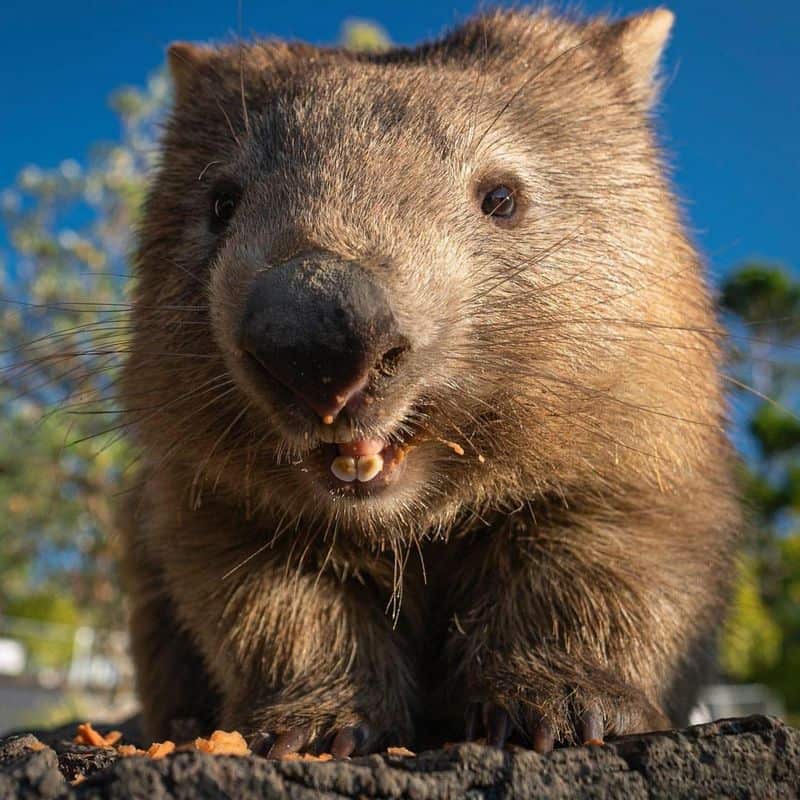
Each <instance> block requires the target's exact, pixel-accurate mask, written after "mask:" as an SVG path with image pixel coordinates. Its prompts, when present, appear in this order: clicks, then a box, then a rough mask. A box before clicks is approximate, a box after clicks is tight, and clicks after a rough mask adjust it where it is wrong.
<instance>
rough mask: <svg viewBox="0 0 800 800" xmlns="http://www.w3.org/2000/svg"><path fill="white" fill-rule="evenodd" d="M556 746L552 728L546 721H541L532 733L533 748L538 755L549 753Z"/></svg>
mask: <svg viewBox="0 0 800 800" xmlns="http://www.w3.org/2000/svg"><path fill="white" fill-rule="evenodd" d="M554 745H555V737H554V736H553V728H552V726H551V725H550V723H549V722H548V721H547V720H546V719H540V720H539V722H538V723H537V724H536V725H535V726H534V728H533V732H532V733H531V746H532V747H533V749H534V750H535V751H536V752H537V753H549V752H550V751H551V750H552V749H553V747H554Z"/></svg>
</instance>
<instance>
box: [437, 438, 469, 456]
mask: <svg viewBox="0 0 800 800" xmlns="http://www.w3.org/2000/svg"><path fill="white" fill-rule="evenodd" d="M437 441H438V442H441V443H442V444H443V445H444V446H445V447H449V448H450V449H451V450H452V451H453V452H454V453H455V454H456V455H457V456H463V455H464V448H463V447H462V446H461V445H460V444H459V443H458V442H448V441H447V439H437Z"/></svg>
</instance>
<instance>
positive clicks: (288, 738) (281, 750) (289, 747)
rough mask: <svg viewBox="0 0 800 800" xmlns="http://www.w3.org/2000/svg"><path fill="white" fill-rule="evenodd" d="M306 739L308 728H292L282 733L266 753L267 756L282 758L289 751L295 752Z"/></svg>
mask: <svg viewBox="0 0 800 800" xmlns="http://www.w3.org/2000/svg"><path fill="white" fill-rule="evenodd" d="M307 741H308V728H305V727H302V728H292V729H291V730H289V731H286V733H282V734H281V735H280V736H279V737H278V738H277V739H276V740H275V742H274V743H273V745H272V747H270V749H269V753H267V758H278V759H280V758H284V757H285V756H287V755H289V753H296V752H297V751H298V750H299V749H300V748H301V747H302V746H303V745H304V744H305V743H306V742H307Z"/></svg>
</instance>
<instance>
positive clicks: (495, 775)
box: [0, 716, 800, 800]
mask: <svg viewBox="0 0 800 800" xmlns="http://www.w3.org/2000/svg"><path fill="white" fill-rule="evenodd" d="M41 736H42V738H46V739H47V741H48V742H49V743H50V745H51V746H50V747H47V746H44V747H43V746H42V744H41V742H39V741H38V740H37V739H36V738H34V737H33V736H30V735H28V736H19V737H11V738H7V739H3V740H0V798H2V800H6V798H16V797H21V798H31V799H33V798H48V800H50V799H52V800H56V799H57V800H78V799H79V798H80V799H81V800H88V798H97V800H100V799H101V798H103V799H105V798H114V799H117V798H119V800H122V798H126V799H128V798H129V799H130V800H173V799H174V800H179V799H180V800H183V798H186V799H187V800H188V799H189V798H198V800H206V799H207V800H211V798H215V800H216V798H236V800H249V799H250V798H289V800H311V799H312V798H336V799H337V800H342V798H363V799H364V800H366V799H367V798H381V799H382V800H384V799H385V800H390V799H392V798H408V800H462V799H465V800H466V799H469V800H479V799H481V798H485V799H486V800H488V798H493V799H494V798H497V799H498V800H499V799H500V798H503V800H514V799H515V798H530V797H537V798H546V799H553V800H554V799H555V798H558V799H559V800H560V799H561V798H597V800H601V799H603V798H608V799H609V800H610V798H624V799H625V800H636V798H649V799H652V798H669V800H675V799H676V798H686V799H687V800H688V799H689V798H718V797H726V798H759V800H761V799H762V798H763V799H765V800H766V799H768V798H797V797H800V731H798V730H796V729H794V728H790V727H789V726H787V725H785V724H784V723H782V722H780V721H779V720H777V719H773V718H770V717H763V716H753V717H746V718H743V719H734V720H722V721H720V722H715V723H711V724H708V725H698V726H695V727H693V728H688V729H687V730H683V731H667V732H661V733H649V734H643V735H636V736H626V737H621V738H618V739H616V740H613V741H609V742H608V743H607V744H606V745H604V746H586V747H572V748H564V749H559V750H556V751H554V752H553V753H550V754H548V755H545V756H540V755H537V754H536V753H533V752H530V751H527V750H523V749H521V748H513V749H510V750H505V751H500V750H496V749H493V748H490V747H484V746H481V745H476V744H461V745H456V746H454V747H451V748H449V749H447V750H436V751H430V752H427V753H422V754H420V755H418V756H416V757H403V756H399V755H387V754H384V755H373V756H367V757H364V758H355V759H352V760H350V761H328V762H313V761H267V760H265V759H263V758H258V757H254V756H251V757H246V758H239V757H235V756H213V755H208V754H205V753H200V752H179V753H176V754H174V755H171V756H168V757H167V758H164V759H159V760H151V759H148V758H143V757H132V758H120V757H118V756H117V755H116V753H115V752H114V751H113V750H107V749H103V748H93V747H82V746H78V745H74V744H71V743H69V742H64V741H61V742H59V741H56V740H53V739H52V738H49V737H46V736H45V735H44V734H41ZM36 748H39V749H36ZM78 774H80V775H84V776H85V777H84V778H83V779H81V780H80V782H78V783H76V784H74V785H73V784H71V783H69V781H70V780H72V779H73V778H74V776H75V775H78Z"/></svg>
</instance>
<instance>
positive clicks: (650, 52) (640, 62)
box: [612, 8, 675, 106]
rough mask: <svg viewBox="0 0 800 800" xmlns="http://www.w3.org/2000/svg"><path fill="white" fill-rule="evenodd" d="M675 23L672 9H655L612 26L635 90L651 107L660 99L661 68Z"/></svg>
mask: <svg viewBox="0 0 800 800" xmlns="http://www.w3.org/2000/svg"><path fill="white" fill-rule="evenodd" d="M674 21H675V15H674V14H673V13H672V12H671V11H670V10H668V9H666V8H656V9H654V10H653V11H645V12H644V13H643V14H639V15H637V16H635V17H629V18H628V19H624V20H622V22H618V23H616V24H615V25H614V26H612V28H613V30H614V38H615V39H616V42H617V44H618V46H619V48H620V50H621V51H622V57H623V59H624V60H625V63H626V64H627V67H628V70H629V72H630V74H631V77H632V78H633V82H634V86H635V88H636V91H637V93H638V94H639V95H640V96H641V97H642V99H643V100H644V102H645V103H646V104H647V105H648V106H649V105H652V104H653V103H654V102H655V100H656V99H657V97H658V89H659V84H658V67H659V63H660V61H661V54H662V53H663V52H664V47H665V46H666V44H667V39H668V38H669V34H670V31H671V30H672V24H673V22H674Z"/></svg>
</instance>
